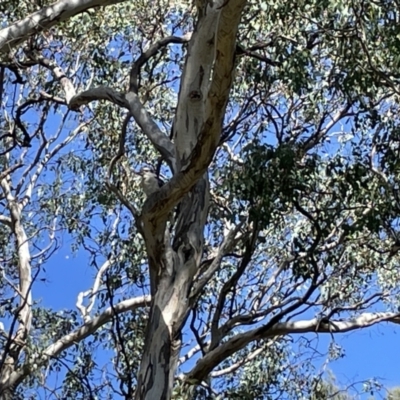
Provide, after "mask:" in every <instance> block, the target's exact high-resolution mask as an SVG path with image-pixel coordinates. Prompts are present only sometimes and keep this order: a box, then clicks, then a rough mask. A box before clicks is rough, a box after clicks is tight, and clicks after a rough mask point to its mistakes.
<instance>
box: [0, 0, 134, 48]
mask: <svg viewBox="0 0 400 400" xmlns="http://www.w3.org/2000/svg"><path fill="white" fill-rule="evenodd" d="M124 1H126V0H60V1H57V2H55V3H53V4H51V5H50V6H48V7H43V8H42V9H40V10H39V11H36V12H34V13H32V14H30V15H28V16H27V17H26V18H23V19H21V20H19V21H17V22H15V23H14V24H12V25H10V26H8V27H6V28H4V29H1V30H0V54H1V53H8V52H10V51H12V50H13V49H14V48H15V47H17V46H18V45H20V44H21V43H23V42H24V41H25V40H26V39H27V38H28V37H29V36H31V35H33V34H35V33H38V32H43V31H44V30H47V29H50V28H51V27H52V26H54V25H57V24H58V23H60V22H62V21H67V20H68V19H70V18H71V17H73V16H75V15H78V14H80V13H82V12H84V11H86V10H89V9H90V8H95V7H100V6H108V5H112V4H117V3H123V2H124Z"/></svg>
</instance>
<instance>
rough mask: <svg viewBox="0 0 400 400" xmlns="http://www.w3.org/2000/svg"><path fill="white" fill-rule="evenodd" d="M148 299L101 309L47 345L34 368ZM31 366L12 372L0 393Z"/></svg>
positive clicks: (146, 302)
mask: <svg viewBox="0 0 400 400" xmlns="http://www.w3.org/2000/svg"><path fill="white" fill-rule="evenodd" d="M150 301H151V297H150V295H145V296H140V297H136V298H133V299H128V300H124V301H121V302H120V303H118V304H116V305H114V306H113V307H108V308H107V309H106V310H105V311H103V312H102V313H101V314H100V315H98V316H97V317H94V318H93V319H92V320H91V321H89V322H86V323H84V324H83V325H82V326H81V327H80V328H78V329H76V330H75V331H73V332H71V333H69V334H67V335H65V336H63V337H62V338H61V339H59V340H57V341H56V342H55V343H53V344H52V345H50V346H48V347H47V349H45V350H44V351H43V352H42V358H41V359H37V361H36V364H37V367H36V368H40V367H42V366H43V365H46V364H47V362H48V361H49V359H51V358H54V357H57V356H58V355H59V354H60V353H61V352H63V351H64V350H66V349H68V348H69V347H71V346H72V345H74V344H75V343H79V342H80V341H82V340H83V339H85V338H87V337H88V336H90V335H91V334H93V333H94V332H96V331H97V330H98V329H99V328H100V327H102V326H103V325H105V324H106V323H107V322H109V321H111V319H112V318H113V317H114V316H115V315H118V314H122V313H125V312H127V311H132V310H135V309H137V308H140V307H145V306H148V305H149V304H150ZM31 368H32V367H31V366H30V365H25V366H24V368H21V369H20V370H18V371H15V372H13V373H12V374H11V376H10V379H9V380H8V381H7V383H6V384H5V385H4V386H0V393H2V391H4V390H6V389H7V388H9V387H12V386H13V385H15V384H18V383H20V382H21V381H22V380H23V379H24V378H25V377H26V376H27V375H28V374H30V373H31V372H32V371H31Z"/></svg>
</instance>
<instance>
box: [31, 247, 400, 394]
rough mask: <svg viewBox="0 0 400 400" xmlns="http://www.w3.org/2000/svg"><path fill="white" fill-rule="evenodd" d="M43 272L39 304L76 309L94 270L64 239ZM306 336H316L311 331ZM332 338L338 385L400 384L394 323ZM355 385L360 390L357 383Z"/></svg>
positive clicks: (322, 345)
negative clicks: (338, 351)
mask: <svg viewBox="0 0 400 400" xmlns="http://www.w3.org/2000/svg"><path fill="white" fill-rule="evenodd" d="M46 271H47V274H46V276H47V279H48V281H47V282H41V281H38V282H37V283H36V284H35V286H34V293H33V295H34V297H35V298H36V299H41V305H42V306H46V307H50V308H53V309H54V310H60V309H76V307H75V302H76V298H77V295H78V293H79V292H80V291H84V290H87V289H89V288H90V287H91V285H92V283H93V273H94V271H93V269H91V268H90V266H89V265H88V260H87V258H86V256H85V253H83V252H78V254H77V255H73V254H72V253H71V251H70V248H69V244H68V241H65V242H64V244H63V246H62V247H61V248H60V249H59V250H58V251H57V252H56V253H55V254H54V255H53V257H52V259H51V260H50V262H49V263H48V264H47V266H46ZM61 293H62V295H60V294H61ZM309 337H310V338H312V339H316V335H315V334H311V335H309ZM295 339H296V338H295ZM330 340H331V338H330V335H327V334H325V335H319V336H318V338H317V339H316V340H314V341H313V343H314V345H316V348H317V349H318V351H320V352H321V353H326V352H327V350H328V346H329V342H330ZM335 340H336V341H337V343H338V344H340V345H341V346H343V348H344V351H345V356H344V357H343V358H341V359H339V360H336V361H333V362H332V363H330V364H329V366H328V368H329V369H330V370H331V371H332V372H333V373H334V375H335V376H336V378H337V382H338V383H339V384H340V385H341V386H342V387H346V386H348V385H351V384H352V383H353V382H360V381H362V380H365V379H369V378H378V379H379V380H380V382H381V383H382V384H383V385H384V386H385V387H387V388H390V387H394V386H400V369H399V361H398V360H400V331H399V329H398V326H397V325H393V324H387V323H383V324H379V325H375V326H373V327H371V328H367V329H364V330H360V331H353V332H349V333H344V334H340V335H336V336H335ZM322 362H323V358H319V359H318V361H317V363H316V364H317V365H321V363H322ZM357 388H358V390H361V386H360V385H358V386H357ZM383 394H384V391H382V392H381V396H379V395H376V396H375V398H376V399H381V398H383V397H382V395H383ZM360 398H361V399H363V400H364V399H369V398H370V394H369V393H366V394H364V395H361V396H360Z"/></svg>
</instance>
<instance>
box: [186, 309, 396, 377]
mask: <svg viewBox="0 0 400 400" xmlns="http://www.w3.org/2000/svg"><path fill="white" fill-rule="evenodd" d="M384 321H387V322H392V323H395V324H400V314H398V313H391V312H386V313H385V312H384V313H363V314H361V315H359V316H358V317H356V318H353V319H349V320H339V321H329V322H321V320H319V319H317V318H313V319H310V320H303V321H294V322H290V321H288V322H279V323H276V324H274V325H273V326H271V327H269V328H268V329H266V327H268V324H267V325H264V326H262V327H259V328H256V329H253V330H250V331H248V332H244V333H240V334H237V335H236V336H234V337H233V338H231V339H229V340H228V341H226V342H225V343H223V344H221V345H220V346H218V347H217V348H215V349H214V350H212V351H210V352H209V353H208V354H206V355H205V356H204V357H203V358H202V359H200V360H199V361H198V362H197V364H196V365H195V367H194V368H193V369H192V370H191V371H190V372H189V373H188V374H187V379H188V380H190V381H192V380H195V381H202V380H204V379H205V377H206V376H208V374H209V373H211V371H212V370H213V369H214V368H215V367H216V366H217V365H219V364H220V363H221V362H222V361H223V360H226V359H227V358H228V357H230V356H231V355H232V354H234V353H236V352H237V351H239V350H241V349H243V348H244V347H246V346H247V345H248V344H249V343H251V342H253V341H256V340H260V339H267V338H271V337H276V336H283V335H293V334H300V333H311V332H316V333H329V334H331V333H344V332H350V331H354V330H357V329H362V328H366V327H369V326H372V325H375V324H377V323H379V322H384Z"/></svg>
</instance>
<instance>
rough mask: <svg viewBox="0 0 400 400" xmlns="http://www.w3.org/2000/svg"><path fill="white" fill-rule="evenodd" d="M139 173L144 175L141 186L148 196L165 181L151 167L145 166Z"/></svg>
mask: <svg viewBox="0 0 400 400" xmlns="http://www.w3.org/2000/svg"><path fill="white" fill-rule="evenodd" d="M139 175H140V176H141V177H142V181H141V183H140V184H141V186H142V189H143V192H144V194H145V195H146V197H149V196H150V195H151V194H153V193H154V192H156V191H157V190H158V189H160V187H161V186H162V185H163V184H164V182H163V181H162V180H161V179H160V178H159V177H158V176H157V175H156V173H155V172H154V171H153V170H152V169H151V168H149V167H143V168H142V169H141V170H140V172H139Z"/></svg>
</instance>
